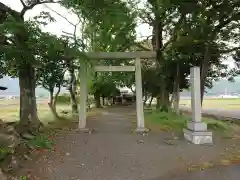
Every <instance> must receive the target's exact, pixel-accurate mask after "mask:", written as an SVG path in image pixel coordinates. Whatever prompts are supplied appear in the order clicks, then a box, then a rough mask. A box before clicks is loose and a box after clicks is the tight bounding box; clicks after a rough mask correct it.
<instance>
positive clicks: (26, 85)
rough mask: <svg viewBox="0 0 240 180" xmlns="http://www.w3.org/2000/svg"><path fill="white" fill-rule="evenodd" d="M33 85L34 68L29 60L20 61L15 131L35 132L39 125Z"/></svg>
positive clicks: (34, 84)
mask: <svg viewBox="0 0 240 180" xmlns="http://www.w3.org/2000/svg"><path fill="white" fill-rule="evenodd" d="M35 86H36V82H35V69H34V68H33V67H32V65H31V64H30V62H27V61H24V62H20V68H19V87H20V122H19V124H18V127H17V131H18V132H19V133H20V134H24V133H31V134H36V133H37V132H38V131H39V128H40V126H41V122H40V120H39V118H38V116H37V103H36V96H35Z"/></svg>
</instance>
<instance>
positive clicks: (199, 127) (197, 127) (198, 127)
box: [187, 121, 207, 132]
mask: <svg viewBox="0 0 240 180" xmlns="http://www.w3.org/2000/svg"><path fill="white" fill-rule="evenodd" d="M187 128H188V129H189V130H192V131H197V132H199V131H207V124H206V123H204V122H194V121H190V122H188V123H187Z"/></svg>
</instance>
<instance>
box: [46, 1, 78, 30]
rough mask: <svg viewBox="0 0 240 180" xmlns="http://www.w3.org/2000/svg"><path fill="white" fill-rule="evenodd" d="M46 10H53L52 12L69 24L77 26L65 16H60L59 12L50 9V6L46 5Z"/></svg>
mask: <svg viewBox="0 0 240 180" xmlns="http://www.w3.org/2000/svg"><path fill="white" fill-rule="evenodd" d="M44 6H45V7H46V8H48V9H49V10H51V11H52V12H54V13H56V14H57V15H59V16H60V17H61V18H63V19H65V20H66V21H67V22H68V23H69V24H71V25H72V26H76V25H75V24H74V23H72V22H71V21H69V20H68V19H67V18H66V17H65V16H63V15H62V14H60V13H59V12H57V11H55V10H54V9H52V8H50V7H49V6H47V5H46V4H45V5H44Z"/></svg>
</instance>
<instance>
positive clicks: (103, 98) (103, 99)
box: [102, 96, 105, 106]
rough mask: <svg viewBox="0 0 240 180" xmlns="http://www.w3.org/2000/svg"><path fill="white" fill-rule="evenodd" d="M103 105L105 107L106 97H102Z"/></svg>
mask: <svg viewBox="0 0 240 180" xmlns="http://www.w3.org/2000/svg"><path fill="white" fill-rule="evenodd" d="M102 105H103V106H105V96H103V97H102Z"/></svg>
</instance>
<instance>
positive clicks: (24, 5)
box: [20, 0, 27, 8]
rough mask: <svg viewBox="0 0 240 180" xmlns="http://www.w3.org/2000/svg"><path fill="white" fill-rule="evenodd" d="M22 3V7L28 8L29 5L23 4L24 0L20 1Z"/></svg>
mask: <svg viewBox="0 0 240 180" xmlns="http://www.w3.org/2000/svg"><path fill="white" fill-rule="evenodd" d="M20 1H21V3H22V5H23V8H26V7H27V5H26V4H25V3H24V2H23V0H20Z"/></svg>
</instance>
